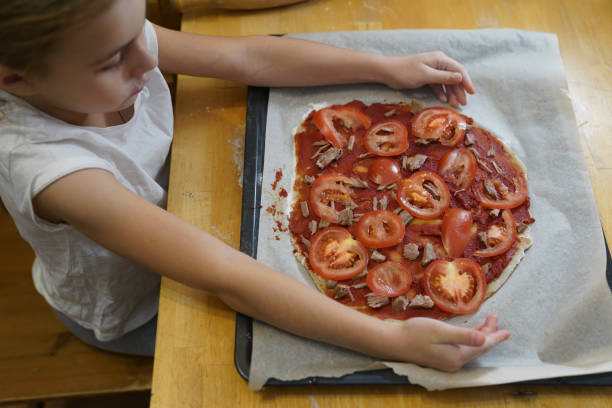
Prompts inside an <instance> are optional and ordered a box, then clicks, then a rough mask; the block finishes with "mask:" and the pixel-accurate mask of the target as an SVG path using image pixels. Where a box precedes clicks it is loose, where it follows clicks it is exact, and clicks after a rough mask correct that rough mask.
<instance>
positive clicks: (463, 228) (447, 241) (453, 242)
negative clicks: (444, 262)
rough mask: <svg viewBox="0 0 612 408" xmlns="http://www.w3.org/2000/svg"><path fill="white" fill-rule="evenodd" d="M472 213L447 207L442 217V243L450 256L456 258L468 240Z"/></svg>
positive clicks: (461, 253)
mask: <svg viewBox="0 0 612 408" xmlns="http://www.w3.org/2000/svg"><path fill="white" fill-rule="evenodd" d="M471 231H472V213H471V212H470V211H466V210H462V209H459V208H449V209H448V210H446V212H445V213H444V218H442V245H444V249H445V250H446V253H447V254H448V256H450V257H451V258H458V257H460V256H462V255H463V251H465V248H466V247H467V244H468V242H469V241H470V237H471Z"/></svg>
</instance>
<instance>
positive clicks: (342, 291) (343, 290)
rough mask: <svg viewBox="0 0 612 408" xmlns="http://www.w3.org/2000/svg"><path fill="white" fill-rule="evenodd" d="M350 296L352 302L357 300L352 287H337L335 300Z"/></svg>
mask: <svg viewBox="0 0 612 408" xmlns="http://www.w3.org/2000/svg"><path fill="white" fill-rule="evenodd" d="M346 295H348V296H349V297H350V298H351V300H355V297H354V296H353V294H352V293H351V287H350V286H348V285H343V284H339V285H338V286H336V292H335V293H334V299H341V298H343V297H345V296H346Z"/></svg>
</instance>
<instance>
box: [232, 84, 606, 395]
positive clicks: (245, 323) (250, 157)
mask: <svg viewBox="0 0 612 408" xmlns="http://www.w3.org/2000/svg"><path fill="white" fill-rule="evenodd" d="M268 95H269V89H268V88H261V87H249V88H248V94H247V117H246V131H245V146H244V173H243V183H242V185H243V188H242V225H241V229H240V251H242V252H244V253H245V254H247V255H249V256H251V257H252V258H257V239H258V234H259V213H260V203H261V191H262V185H261V183H262V174H263V160H264V147H265V139H266V118H267V112H268ZM604 240H605V238H604ZM606 256H607V265H606V278H607V280H608V285H609V286H610V288H611V290H612V259H611V258H610V250H609V249H608V245H607V243H606ZM252 329H253V320H252V319H251V318H250V317H248V316H245V315H243V314H240V313H237V314H236V341H235V349H234V362H235V365H236V369H237V370H238V373H239V374H240V376H241V377H242V378H244V379H245V380H247V381H248V379H249V372H250V367H251V350H252V340H253V331H252ZM515 384H533V385H601V386H612V372H609V373H602V374H591V375H581V376H575V377H560V378H548V379H542V380H533V381H523V382H520V383H515ZM265 385H266V386H289V385H411V383H410V382H409V381H408V379H407V377H405V376H401V375H397V374H395V373H394V372H393V370H391V369H390V368H388V369H382V370H373V371H362V372H357V373H354V374H349V375H345V376H343V377H339V378H328V377H309V378H305V379H302V380H296V381H280V380H276V379H269V380H268V381H267V382H266V384H265Z"/></svg>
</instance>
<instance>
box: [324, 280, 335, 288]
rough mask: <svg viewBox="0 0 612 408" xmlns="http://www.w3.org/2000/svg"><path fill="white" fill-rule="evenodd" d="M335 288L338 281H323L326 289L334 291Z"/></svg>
mask: <svg viewBox="0 0 612 408" xmlns="http://www.w3.org/2000/svg"><path fill="white" fill-rule="evenodd" d="M336 286H338V281H336V280H333V279H328V280H327V281H325V287H326V288H327V289H334V288H335V287H336Z"/></svg>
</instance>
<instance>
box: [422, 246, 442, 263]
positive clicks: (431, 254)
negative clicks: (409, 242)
mask: <svg viewBox="0 0 612 408" xmlns="http://www.w3.org/2000/svg"><path fill="white" fill-rule="evenodd" d="M436 259H438V254H437V253H436V249H435V248H434V247H433V245H431V243H430V242H428V243H426V244H425V248H424V249H423V259H422V260H421V265H423V266H426V265H429V263H430V262H431V261H435V260H436Z"/></svg>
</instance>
